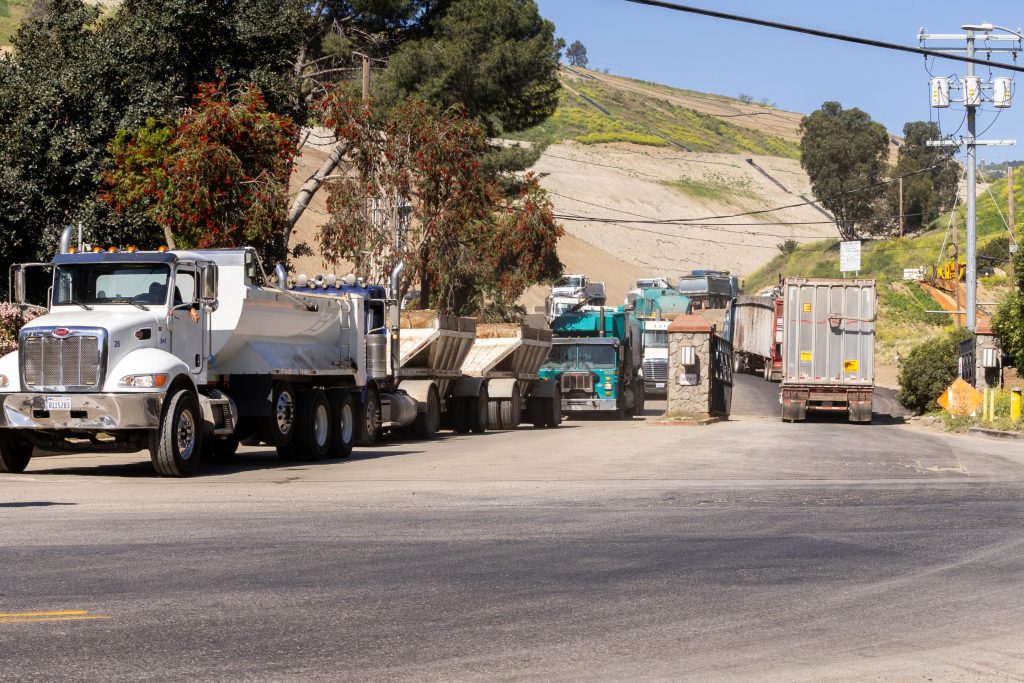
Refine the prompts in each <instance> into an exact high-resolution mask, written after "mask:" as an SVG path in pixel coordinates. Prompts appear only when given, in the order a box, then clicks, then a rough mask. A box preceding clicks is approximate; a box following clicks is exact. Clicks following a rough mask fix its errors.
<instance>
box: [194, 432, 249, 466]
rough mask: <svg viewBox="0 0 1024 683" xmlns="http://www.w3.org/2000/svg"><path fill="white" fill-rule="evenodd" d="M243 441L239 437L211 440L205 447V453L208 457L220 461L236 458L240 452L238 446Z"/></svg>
mask: <svg viewBox="0 0 1024 683" xmlns="http://www.w3.org/2000/svg"><path fill="white" fill-rule="evenodd" d="M240 443H241V441H240V440H239V438H238V436H237V435H232V436H228V437H225V438H223V439H217V438H213V439H209V440H207V442H206V445H205V446H204V447H203V452H204V453H206V454H207V455H212V456H213V457H214V458H217V459H218V460H228V459H230V458H233V457H235V453H237V452H238V444H240Z"/></svg>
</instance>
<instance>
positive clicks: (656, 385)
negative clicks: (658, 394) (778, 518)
mask: <svg viewBox="0 0 1024 683" xmlns="http://www.w3.org/2000/svg"><path fill="white" fill-rule="evenodd" d="M654 388H655V389H664V388H665V383H664V382H655V383H654Z"/></svg>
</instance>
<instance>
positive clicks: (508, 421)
mask: <svg viewBox="0 0 1024 683" xmlns="http://www.w3.org/2000/svg"><path fill="white" fill-rule="evenodd" d="M550 351H551V331H550V330H542V329H538V328H535V327H528V326H525V325H516V324H512V323H498V324H486V325H479V326H478V327H477V336H476V340H475V341H474V343H473V347H472V348H471V349H470V351H469V354H468V355H467V356H466V360H465V362H464V363H463V364H462V372H463V373H464V374H465V375H467V376H469V377H476V378H481V379H486V380H487V382H488V390H489V400H488V403H487V409H488V426H489V427H490V428H491V429H516V428H517V427H518V426H519V424H520V423H521V422H523V421H524V419H523V418H524V416H525V418H526V419H525V421H526V422H529V423H531V424H532V425H533V426H534V427H557V426H558V425H559V424H560V423H561V408H562V399H561V395H560V393H559V390H558V382H557V381H555V380H550V379H548V380H542V379H541V378H540V374H539V373H540V367H541V365H543V364H544V361H545V360H547V357H548V353H549V352H550ZM456 431H459V430H458V429H456Z"/></svg>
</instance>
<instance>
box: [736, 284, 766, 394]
mask: <svg viewBox="0 0 1024 683" xmlns="http://www.w3.org/2000/svg"><path fill="white" fill-rule="evenodd" d="M728 316H729V328H730V331H731V339H730V341H731V342H732V353H733V371H734V372H754V371H760V372H761V373H762V374H764V376H765V379H770V376H771V367H772V365H771V364H772V348H773V346H774V339H775V299H773V298H772V297H768V296H745V295H742V294H741V295H738V296H736V297H735V298H733V300H732V303H731V305H730V306H729V312H728Z"/></svg>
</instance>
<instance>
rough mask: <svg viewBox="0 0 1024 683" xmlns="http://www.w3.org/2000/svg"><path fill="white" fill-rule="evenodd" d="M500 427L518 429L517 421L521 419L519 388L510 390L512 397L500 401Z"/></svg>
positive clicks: (521, 408) (521, 404)
mask: <svg viewBox="0 0 1024 683" xmlns="http://www.w3.org/2000/svg"><path fill="white" fill-rule="evenodd" d="M500 412H501V428H502V429H508V430H513V429H518V428H519V423H520V422H522V421H523V399H522V397H521V396H520V395H519V389H518V388H516V389H515V390H513V391H512V397H511V398H509V399H507V400H504V401H502V402H501V409H500Z"/></svg>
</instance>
